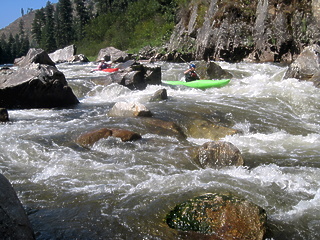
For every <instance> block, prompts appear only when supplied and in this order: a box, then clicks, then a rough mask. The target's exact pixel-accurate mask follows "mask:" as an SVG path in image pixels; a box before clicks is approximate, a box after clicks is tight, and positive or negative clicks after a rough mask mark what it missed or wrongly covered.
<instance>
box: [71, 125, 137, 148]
mask: <svg viewBox="0 0 320 240" xmlns="http://www.w3.org/2000/svg"><path fill="white" fill-rule="evenodd" d="M108 137H115V138H120V139H121V141H123V142H128V141H134V140H139V139H141V135H140V134H138V133H135V132H132V131H129V130H124V129H107V128H102V129H98V130H95V131H92V132H88V133H84V134H82V135H80V136H79V137H78V138H77V139H76V143H78V144H79V145H81V146H83V147H90V146H92V145H93V144H94V143H95V142H97V141H99V140H100V139H102V138H108Z"/></svg>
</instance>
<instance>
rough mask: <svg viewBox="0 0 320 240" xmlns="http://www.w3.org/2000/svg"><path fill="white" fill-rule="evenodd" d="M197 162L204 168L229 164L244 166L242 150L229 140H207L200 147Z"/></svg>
mask: <svg viewBox="0 0 320 240" xmlns="http://www.w3.org/2000/svg"><path fill="white" fill-rule="evenodd" d="M196 162H197V163H198V164H199V165H200V167H202V168H208V167H209V168H221V167H227V166H243V164H244V161H243V158H242V156H241V152H240V150H239V149H238V148H237V147H236V146H234V145H233V144H232V143H229V142H222V141H216V142H207V143H204V144H203V145H202V146H201V147H200V148H199V149H198V154H197V157H196Z"/></svg>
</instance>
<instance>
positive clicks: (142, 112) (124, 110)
mask: <svg viewBox="0 0 320 240" xmlns="http://www.w3.org/2000/svg"><path fill="white" fill-rule="evenodd" d="M151 115H152V114H151V112H150V110H149V109H147V108H146V107H145V106H144V105H143V104H141V103H128V102H117V103H116V104H115V105H114V106H113V107H112V108H111V109H110V111H109V113H108V116H110V117H150V116H151Z"/></svg>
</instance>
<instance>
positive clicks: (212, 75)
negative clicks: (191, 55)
mask: <svg viewBox="0 0 320 240" xmlns="http://www.w3.org/2000/svg"><path fill="white" fill-rule="evenodd" d="M196 66H197V68H196V71H197V73H198V75H199V76H200V77H201V79H225V78H228V79H229V78H232V74H231V73H229V72H227V71H226V70H224V69H222V68H221V67H220V66H219V65H218V64H216V63H214V62H211V61H210V62H205V61H201V62H199V63H196Z"/></svg>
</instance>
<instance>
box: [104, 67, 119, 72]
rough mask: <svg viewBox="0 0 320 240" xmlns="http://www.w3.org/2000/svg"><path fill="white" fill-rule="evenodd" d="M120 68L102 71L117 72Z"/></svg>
mask: <svg viewBox="0 0 320 240" xmlns="http://www.w3.org/2000/svg"><path fill="white" fill-rule="evenodd" d="M118 70H119V68H106V69H103V70H101V71H104V72H116V71H118Z"/></svg>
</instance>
